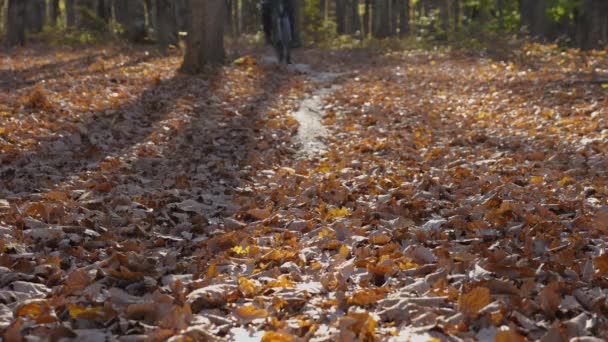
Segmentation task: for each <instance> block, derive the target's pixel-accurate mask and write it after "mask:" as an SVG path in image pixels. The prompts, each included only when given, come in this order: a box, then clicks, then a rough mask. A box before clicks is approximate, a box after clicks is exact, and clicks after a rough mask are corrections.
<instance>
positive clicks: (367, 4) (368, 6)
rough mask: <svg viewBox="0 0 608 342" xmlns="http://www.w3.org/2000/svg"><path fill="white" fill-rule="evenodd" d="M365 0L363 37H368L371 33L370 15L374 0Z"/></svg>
mask: <svg viewBox="0 0 608 342" xmlns="http://www.w3.org/2000/svg"><path fill="white" fill-rule="evenodd" d="M364 1H365V11H364V12H363V37H367V36H369V35H370V33H371V32H370V31H371V29H370V16H371V13H370V12H371V6H372V4H371V2H372V0H364Z"/></svg>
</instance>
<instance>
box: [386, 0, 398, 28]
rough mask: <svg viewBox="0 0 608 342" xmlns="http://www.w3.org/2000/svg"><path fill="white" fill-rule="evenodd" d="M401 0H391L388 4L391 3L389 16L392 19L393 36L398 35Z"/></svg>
mask: <svg viewBox="0 0 608 342" xmlns="http://www.w3.org/2000/svg"><path fill="white" fill-rule="evenodd" d="M399 1H400V0H391V1H389V3H388V5H389V7H390V8H389V17H390V19H391V21H390V22H391V28H390V32H391V36H396V35H397V30H398V28H399V27H398V26H399Z"/></svg>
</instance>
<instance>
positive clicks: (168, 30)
mask: <svg viewBox="0 0 608 342" xmlns="http://www.w3.org/2000/svg"><path fill="white" fill-rule="evenodd" d="M156 4H157V7H156V24H157V25H156V36H157V38H158V44H159V46H160V48H161V50H165V49H166V48H167V46H169V45H170V44H174V45H175V44H177V42H178V36H177V35H178V32H177V20H176V18H175V6H174V2H173V1H172V0H157V1H156Z"/></svg>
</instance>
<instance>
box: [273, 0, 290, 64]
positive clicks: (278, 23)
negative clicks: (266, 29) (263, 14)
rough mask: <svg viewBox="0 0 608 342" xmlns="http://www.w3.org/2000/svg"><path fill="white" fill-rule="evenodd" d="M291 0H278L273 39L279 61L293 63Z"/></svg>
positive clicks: (275, 9) (274, 17)
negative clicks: (289, 7) (289, 2)
mask: <svg viewBox="0 0 608 342" xmlns="http://www.w3.org/2000/svg"><path fill="white" fill-rule="evenodd" d="M288 1H289V0H278V1H277V5H276V6H275V8H274V11H273V25H272V36H273V37H272V40H273V45H274V48H275V50H276V53H277V59H278V60H279V63H285V64H291V44H292V41H293V35H292V32H291V22H290V19H289V12H288V11H289V9H288V6H289V4H288V3H287V2H288Z"/></svg>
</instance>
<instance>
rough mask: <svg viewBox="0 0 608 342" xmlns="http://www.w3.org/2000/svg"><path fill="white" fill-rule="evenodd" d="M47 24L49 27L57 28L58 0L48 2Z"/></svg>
mask: <svg viewBox="0 0 608 342" xmlns="http://www.w3.org/2000/svg"><path fill="white" fill-rule="evenodd" d="M48 12H49V23H50V24H51V26H53V27H55V26H57V18H59V0H50V1H49V9H48Z"/></svg>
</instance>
